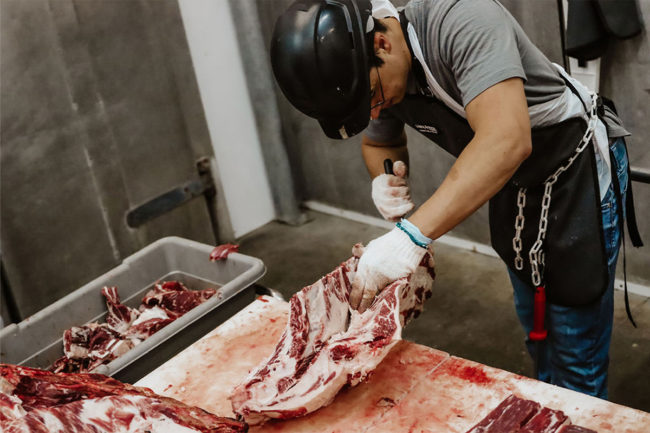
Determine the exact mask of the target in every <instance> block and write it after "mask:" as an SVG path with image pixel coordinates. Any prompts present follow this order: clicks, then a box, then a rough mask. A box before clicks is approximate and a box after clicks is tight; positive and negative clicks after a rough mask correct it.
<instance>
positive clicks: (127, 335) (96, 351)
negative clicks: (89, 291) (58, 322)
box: [50, 281, 216, 373]
mask: <svg viewBox="0 0 650 433" xmlns="http://www.w3.org/2000/svg"><path fill="white" fill-rule="evenodd" d="M215 293H216V290H214V289H205V290H189V289H188V288H187V287H185V286H184V285H183V284H181V283H179V282H177V281H166V282H162V283H157V284H156V285H155V286H154V288H153V289H151V290H149V291H148V292H147V294H146V295H145V296H144V298H143V299H142V303H141V305H140V307H139V308H138V309H137V310H136V309H135V308H130V307H128V306H126V305H123V304H122V303H121V302H120V296H119V294H118V292H117V287H108V286H106V287H104V288H102V295H104V297H105V298H106V307H107V309H108V313H107V314H106V323H96V322H93V323H88V324H86V325H83V326H73V327H72V328H70V329H67V330H66V331H65V332H64V333H63V353H64V354H65V356H64V357H62V358H60V359H58V360H57V361H55V362H54V364H53V365H52V367H50V370H51V371H54V372H56V373H62V372H65V373H76V372H87V371H92V370H93V369H94V368H96V367H97V366H99V365H101V364H107V363H109V362H111V361H112V360H114V359H116V358H118V357H120V356H121V355H123V354H124V353H126V352H128V351H129V350H131V348H133V347H134V346H136V345H138V344H140V343H141V342H142V341H144V340H146V339H147V338H149V337H150V336H152V335H153V334H155V333H156V332H157V331H159V330H160V329H162V328H164V327H165V326H167V325H169V324H170V323H172V322H173V321H174V320H176V319H178V318H179V317H181V316H182V315H183V314H185V313H187V312H188V311H190V310H191V309H193V308H195V307H196V306H198V305H200V304H201V303H203V302H205V301H207V300H208V299H210V298H211V297H212V296H214V294H215Z"/></svg>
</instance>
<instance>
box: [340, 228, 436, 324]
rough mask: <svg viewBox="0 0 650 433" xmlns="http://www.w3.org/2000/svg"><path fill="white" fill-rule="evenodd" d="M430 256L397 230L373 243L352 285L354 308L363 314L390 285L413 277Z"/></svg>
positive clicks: (371, 242) (363, 257) (368, 247)
mask: <svg viewBox="0 0 650 433" xmlns="http://www.w3.org/2000/svg"><path fill="white" fill-rule="evenodd" d="M426 252H427V249H426V248H422V247H420V246H418V245H416V244H415V243H414V242H413V241H412V240H411V239H410V238H409V236H408V235H407V234H406V233H405V232H403V231H402V230H401V229H399V228H397V227H395V228H394V229H393V230H391V231H390V232H388V233H386V234H385V235H383V236H380V237H378V238H377V239H374V240H372V241H370V243H368V246H367V247H366V248H365V250H364V252H363V254H362V255H361V258H360V259H359V264H358V266H357V273H356V275H355V276H354V280H353V281H352V291H351V292H350V306H351V307H352V308H355V309H357V310H359V312H360V313H363V312H364V311H365V310H366V309H367V308H368V307H369V306H370V305H371V304H372V301H373V299H374V298H375V296H376V295H377V293H379V292H380V291H381V290H383V289H384V288H385V287H386V286H387V285H388V284H390V283H392V282H393V281H395V280H397V279H399V278H402V277H406V276H408V275H410V274H412V273H413V272H414V271H415V269H416V268H417V267H418V265H419V264H420V262H421V261H422V257H424V254H425V253H426Z"/></svg>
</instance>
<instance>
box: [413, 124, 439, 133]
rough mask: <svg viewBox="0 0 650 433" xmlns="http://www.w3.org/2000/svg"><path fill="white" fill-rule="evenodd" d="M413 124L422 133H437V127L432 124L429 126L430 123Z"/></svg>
mask: <svg viewBox="0 0 650 433" xmlns="http://www.w3.org/2000/svg"><path fill="white" fill-rule="evenodd" d="M413 126H414V127H415V129H417V130H418V131H419V132H422V133H425V134H426V133H429V134H437V133H438V129H437V128H436V127H434V126H431V125H417V124H416V125H413Z"/></svg>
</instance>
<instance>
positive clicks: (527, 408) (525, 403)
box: [467, 395, 540, 433]
mask: <svg viewBox="0 0 650 433" xmlns="http://www.w3.org/2000/svg"><path fill="white" fill-rule="evenodd" d="M539 408H540V405H539V403H536V402H534V401H531V400H524V399H522V398H519V397H517V396H515V395H510V396H509V397H508V398H506V399H505V400H503V401H502V402H501V404H499V406H497V407H496V408H495V409H494V410H493V411H492V412H490V413H489V414H488V415H487V416H486V417H485V418H483V420H481V421H480V422H479V423H478V424H476V425H475V426H474V428H472V429H471V430H469V431H468V432H467V433H517V432H518V431H519V430H520V429H521V428H522V427H523V426H524V425H525V424H526V423H527V422H528V420H530V419H531V418H532V417H533V415H535V414H536V413H537V411H538V410H539Z"/></svg>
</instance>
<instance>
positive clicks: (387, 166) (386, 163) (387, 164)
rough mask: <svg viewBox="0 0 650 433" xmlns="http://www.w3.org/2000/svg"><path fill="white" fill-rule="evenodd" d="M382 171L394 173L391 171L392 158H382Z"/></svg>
mask: <svg viewBox="0 0 650 433" xmlns="http://www.w3.org/2000/svg"><path fill="white" fill-rule="evenodd" d="M384 172H385V173H386V174H393V175H394V174H395V173H394V172H393V160H392V159H390V158H386V159H384Z"/></svg>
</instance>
